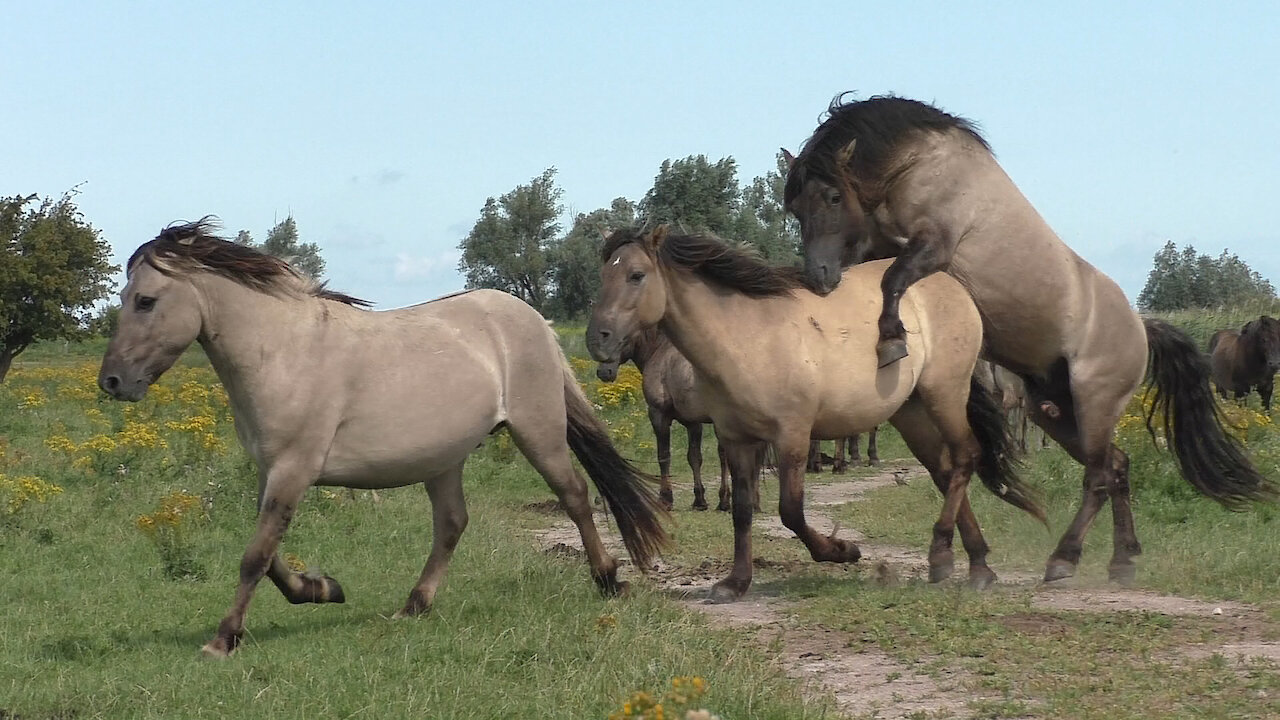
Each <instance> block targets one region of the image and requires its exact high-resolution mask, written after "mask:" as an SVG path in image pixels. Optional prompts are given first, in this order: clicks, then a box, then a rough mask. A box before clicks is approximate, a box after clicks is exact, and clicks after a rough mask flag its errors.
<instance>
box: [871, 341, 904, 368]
mask: <svg viewBox="0 0 1280 720" xmlns="http://www.w3.org/2000/svg"><path fill="white" fill-rule="evenodd" d="M906 356H907V341H906V340H903V339H902V338H885V339H884V340H881V341H880V342H879V343H876V366H877V367H886V366H889V365H892V364H894V363H896V362H898V361H899V360H901V359H902V358H904V357H906Z"/></svg>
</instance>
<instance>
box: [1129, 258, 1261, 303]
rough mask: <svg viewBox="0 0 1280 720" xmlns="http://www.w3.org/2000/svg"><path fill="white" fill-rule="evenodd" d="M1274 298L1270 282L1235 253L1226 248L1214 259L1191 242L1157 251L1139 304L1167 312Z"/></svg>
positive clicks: (1139, 296)
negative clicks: (1199, 250)
mask: <svg viewBox="0 0 1280 720" xmlns="http://www.w3.org/2000/svg"><path fill="white" fill-rule="evenodd" d="M1275 297H1276V291H1275V288H1274V287H1273V286H1272V285H1271V282H1270V281H1268V280H1266V279H1265V278H1263V277H1262V276H1261V275H1259V274H1258V273H1257V272H1256V271H1254V270H1253V269H1252V268H1250V267H1249V266H1248V264H1246V263H1245V262H1244V261H1243V260H1241V259H1240V258H1239V257H1238V256H1236V255H1235V254H1234V253H1231V252H1228V251H1227V250H1223V251H1222V254H1220V255H1219V256H1218V257H1217V258H1212V257H1209V256H1208V255H1202V254H1200V253H1197V252H1196V249H1195V248H1194V247H1192V246H1190V245H1188V246H1186V247H1185V248H1183V249H1182V250H1181V251H1179V250H1178V246H1177V245H1175V244H1174V243H1173V242H1167V243H1165V245H1164V247H1162V248H1161V249H1160V251H1159V252H1157V253H1156V254H1155V258H1154V263H1153V266H1152V269H1151V272H1150V274H1148V275H1147V284H1146V285H1145V286H1144V287H1143V288H1142V292H1141V293H1139V294H1138V307H1139V308H1141V309H1142V310H1147V311H1154V312H1165V311H1169V310H1184V309H1187V308H1210V307H1224V306H1233V305H1240V304H1243V303H1246V302H1249V301H1251V300H1258V299H1262V300H1271V299H1274V298H1275Z"/></svg>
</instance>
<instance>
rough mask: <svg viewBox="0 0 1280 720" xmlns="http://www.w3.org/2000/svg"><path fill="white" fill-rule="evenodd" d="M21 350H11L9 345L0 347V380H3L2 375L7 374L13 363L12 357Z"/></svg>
mask: <svg viewBox="0 0 1280 720" xmlns="http://www.w3.org/2000/svg"><path fill="white" fill-rule="evenodd" d="M19 352H21V350H13V349H10V348H9V347H7V346H6V347H0V382H4V376H5V375H8V374H9V368H10V367H11V366H12V365H13V358H14V356H15V355H17V354H18V353H19Z"/></svg>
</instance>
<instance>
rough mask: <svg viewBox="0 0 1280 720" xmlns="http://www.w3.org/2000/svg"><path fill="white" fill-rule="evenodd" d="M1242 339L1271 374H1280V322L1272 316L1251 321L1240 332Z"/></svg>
mask: <svg viewBox="0 0 1280 720" xmlns="http://www.w3.org/2000/svg"><path fill="white" fill-rule="evenodd" d="M1240 339H1241V340H1242V341H1243V342H1245V343H1246V346H1247V347H1250V348H1253V349H1254V351H1255V352H1256V353H1257V354H1258V356H1260V357H1261V358H1262V360H1263V361H1264V362H1265V363H1266V365H1267V369H1268V370H1269V371H1270V372H1271V373H1273V374H1274V373H1276V372H1280V320H1277V319H1275V318H1273V317H1271V316H1270V315H1263V316H1262V317H1259V318H1258V319H1257V320H1250V321H1249V322H1248V323H1246V324H1245V326H1244V329H1243V330H1241V331H1240Z"/></svg>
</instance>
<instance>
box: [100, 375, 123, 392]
mask: <svg viewBox="0 0 1280 720" xmlns="http://www.w3.org/2000/svg"><path fill="white" fill-rule="evenodd" d="M102 389H103V390H106V391H107V392H109V393H114V392H115V391H116V390H119V389H120V378H119V377H118V376H116V375H108V376H106V377H104V378H102Z"/></svg>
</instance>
